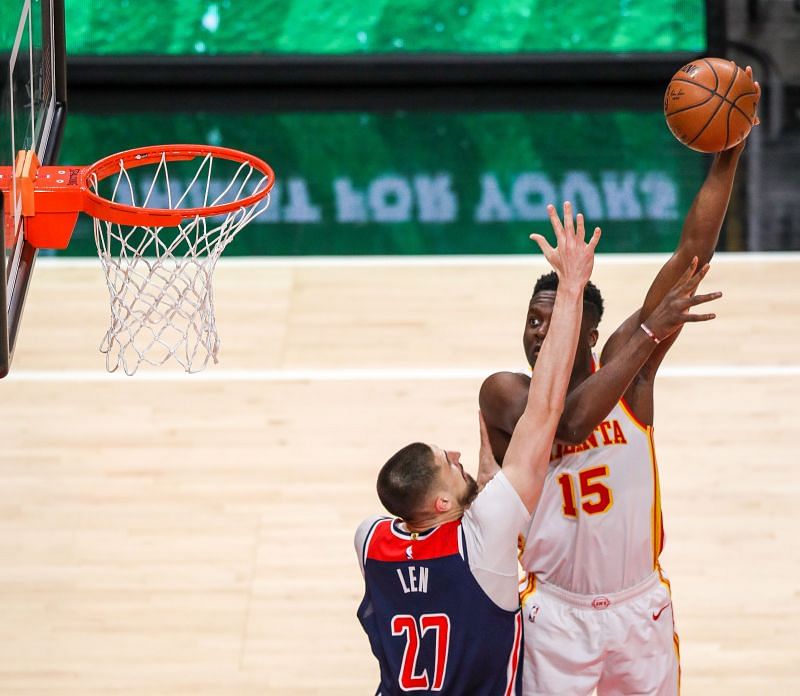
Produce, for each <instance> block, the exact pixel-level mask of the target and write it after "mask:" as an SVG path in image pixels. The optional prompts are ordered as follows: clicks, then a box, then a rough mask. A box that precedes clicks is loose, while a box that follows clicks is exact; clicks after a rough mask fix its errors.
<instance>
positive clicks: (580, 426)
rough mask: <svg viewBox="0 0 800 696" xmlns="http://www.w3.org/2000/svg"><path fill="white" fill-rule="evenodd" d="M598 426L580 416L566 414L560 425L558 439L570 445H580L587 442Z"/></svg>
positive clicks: (557, 430)
mask: <svg viewBox="0 0 800 696" xmlns="http://www.w3.org/2000/svg"><path fill="white" fill-rule="evenodd" d="M596 425H597V423H590V422H588V421H587V420H586V419H585V418H583V417H581V416H580V415H577V416H576V415H574V414H564V415H563V416H562V417H561V420H560V421H559V423H558V428H557V429H556V437H557V438H558V439H559V440H561V441H562V442H566V443H567V444H569V445H580V444H583V443H584V442H586V440H587V438H588V437H589V435H591V434H592V431H593V430H594V429H595V426H596Z"/></svg>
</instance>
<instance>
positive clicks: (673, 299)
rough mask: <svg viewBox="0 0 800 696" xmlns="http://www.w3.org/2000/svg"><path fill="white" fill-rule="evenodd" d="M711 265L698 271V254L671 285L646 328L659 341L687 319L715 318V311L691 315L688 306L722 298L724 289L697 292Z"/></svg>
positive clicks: (705, 319) (649, 318) (648, 318)
mask: <svg viewBox="0 0 800 696" xmlns="http://www.w3.org/2000/svg"><path fill="white" fill-rule="evenodd" d="M709 268H710V266H709V265H708V264H705V265H704V266H703V267H702V268H701V269H700V270H699V271H698V270H697V257H696V256H695V257H694V258H693V259H692V262H691V263H690V264H689V267H688V268H687V269H686V270H685V271H684V272H683V275H682V276H681V277H680V278H679V279H678V282H677V283H675V285H673V286H672V288H671V289H670V291H669V292H668V293H667V294H666V295H665V296H664V299H663V300H661V302H660V304H659V305H658V306H657V307H656V308H655V309H654V310H653V312H652V314H650V316H649V317H647V319H646V320H645V322H644V324H643V328H644V329H645V331H648V330H649V331H650V332H651V333H652V337H653V338H654V340H656V341H657V342H661V341H663V340H664V339H665V338H667V337H668V336H671V335H672V334H673V333H675V331H677V330H678V329H679V328H680V327H681V326H683V325H684V324H685V323H686V322H697V321H710V320H711V319H715V318H716V316H717V315H716V314H713V313H708V314H690V313H689V309H690V308H691V307H696V306H697V305H700V304H705V303H706V302H711V301H713V300H716V299H719V298H720V297H722V293H721V292H709V293H706V294H705V295H697V294H695V293H696V292H697V288H698V286H699V285H700V282H701V281H702V280H703V278H705V277H706V273H708V269H709Z"/></svg>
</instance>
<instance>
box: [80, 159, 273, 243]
mask: <svg viewBox="0 0 800 696" xmlns="http://www.w3.org/2000/svg"><path fill="white" fill-rule="evenodd" d="M209 154H211V155H213V156H214V157H219V158H220V159H225V160H229V161H232V162H238V163H241V164H250V165H251V166H252V167H253V169H255V170H257V171H258V172H260V173H261V174H263V175H264V176H265V177H266V185H265V186H264V188H263V189H261V190H259V191H256V192H255V193H253V194H251V195H249V196H247V197H245V198H242V199H240V200H238V201H233V202H231V203H220V204H219V205H212V206H208V207H200V208H139V207H137V206H133V205H125V204H123V203H115V202H113V201H110V200H108V199H107V198H103V197H102V196H99V195H98V194H96V193H95V192H94V191H91V190H90V189H89V188H88V186H87V182H88V181H89V180H90V178H91V177H92V176H93V175H94V176H95V177H96V179H97V181H102V180H103V179H106V178H108V177H109V176H112V175H114V174H117V173H118V172H120V171H121V169H122V165H123V164H124V166H125V168H126V169H135V168H136V167H143V166H146V165H149V164H156V163H158V162H160V161H161V158H162V156H166V157H165V159H166V161H167V162H177V161H188V160H193V159H196V158H197V157H205V156H206V155H209ZM274 183H275V172H274V171H273V170H272V167H270V166H269V165H268V164H267V163H266V162H264V160H262V159H260V158H258V157H255V156H254V155H251V154H248V153H247V152H242V151H241V150H234V149H231V148H228V147H217V146H214V145H150V146H147V147H138V148H134V149H132V150H124V151H123V152H117V153H115V154H113V155H109V156H108V157H104V158H103V159H101V160H98V161H97V162H95V163H94V164H90V165H89V166H88V167H85V168H84V169H83V170H82V172H81V187H82V188H83V189H84V202H83V210H84V212H86V213H88V214H89V215H92V216H93V217H97V218H100V219H102V220H108V221H110V222H116V223H119V224H122V225H138V226H145V225H147V226H154V227H168V226H174V225H178V224H180V222H181V220H186V219H187V218H193V217H208V216H211V215H219V214H221V213H228V212H231V211H233V210H239V209H241V208H248V207H250V206H252V205H255V204H256V203H258V202H259V201H260V200H262V199H264V198H265V197H266V196H267V194H268V193H269V192H270V191H271V190H272V186H273V184H274Z"/></svg>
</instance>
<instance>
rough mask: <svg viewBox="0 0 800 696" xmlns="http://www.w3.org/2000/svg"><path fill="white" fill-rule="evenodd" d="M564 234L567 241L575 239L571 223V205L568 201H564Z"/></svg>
mask: <svg viewBox="0 0 800 696" xmlns="http://www.w3.org/2000/svg"><path fill="white" fill-rule="evenodd" d="M579 217H581V216H579ZM564 233H565V234H566V235H567V239H572V238H573V237H575V227H574V226H573V223H572V203H570V202H569V201H564Z"/></svg>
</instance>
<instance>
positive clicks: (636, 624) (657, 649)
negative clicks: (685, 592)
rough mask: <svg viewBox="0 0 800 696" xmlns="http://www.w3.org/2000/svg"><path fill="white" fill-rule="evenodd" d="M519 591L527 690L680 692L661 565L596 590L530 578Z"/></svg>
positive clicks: (574, 694)
mask: <svg viewBox="0 0 800 696" xmlns="http://www.w3.org/2000/svg"><path fill="white" fill-rule="evenodd" d="M522 599H523V604H522V616H523V622H524V635H525V662H524V668H523V691H522V693H523V696H545V695H546V696H583V695H586V696H589V695H590V694H591V693H592V692H593V690H594V689H597V694H598V696H632V695H633V694H653V695H658V696H677V694H678V689H679V682H680V657H679V652H678V636H677V635H676V633H675V622H674V617H673V614H672V601H671V596H670V590H669V583H668V582H667V581H666V579H664V578H663V576H662V574H661V573H660V571H657V572H655V573H653V575H652V576H651V577H649V578H647V580H645V581H643V582H641V583H639V584H638V585H635V586H634V587H631V588H629V589H628V590H625V591H624V592H618V593H615V594H608V595H591V596H590V595H577V594H574V593H572V592H567V591H565V590H562V589H561V588H558V587H555V586H553V585H548V584H546V583H544V582H541V581H538V580H535V579H533V578H531V579H530V580H529V582H528V587H527V590H526V591H525V592H523V595H522Z"/></svg>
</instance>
